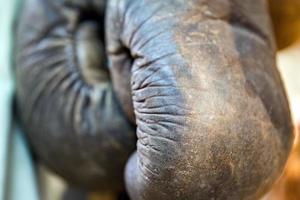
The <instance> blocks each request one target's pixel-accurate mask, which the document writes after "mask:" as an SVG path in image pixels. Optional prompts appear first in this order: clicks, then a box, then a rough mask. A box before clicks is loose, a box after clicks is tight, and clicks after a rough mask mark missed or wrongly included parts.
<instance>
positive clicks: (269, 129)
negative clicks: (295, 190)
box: [16, 0, 293, 200]
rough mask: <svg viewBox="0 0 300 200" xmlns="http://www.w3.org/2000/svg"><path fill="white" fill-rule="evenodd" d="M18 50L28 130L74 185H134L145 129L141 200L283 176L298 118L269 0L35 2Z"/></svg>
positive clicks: (209, 195) (240, 192)
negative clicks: (280, 64) (282, 70)
mask: <svg viewBox="0 0 300 200" xmlns="http://www.w3.org/2000/svg"><path fill="white" fill-rule="evenodd" d="M104 11H106V14H105V16H106V18H105V24H104V21H103V16H104ZM104 32H105V34H104ZM104 35H105V37H104ZM104 38H105V39H104ZM105 48H106V51H105V50H104V49H105ZM16 49H17V54H16V63H17V85H18V105H19V111H20V114H21V118H22V121H23V125H24V127H25V130H26V132H27V134H28V136H29V138H30V141H31V143H32V146H33V149H34V150H35V152H36V154H37V155H38V157H39V158H40V159H41V160H42V161H43V162H44V163H46V165H47V166H49V167H50V168H51V169H52V170H54V171H55V172H57V173H58V174H60V175H61V176H63V177H65V178H66V179H67V180H68V181H69V182H70V183H72V184H75V185H79V186H81V187H86V188H92V189H99V190H120V189H122V187H123V186H124V185H123V181H122V177H123V173H124V165H125V163H126V162H127V160H128V159H129V155H130V154H131V153H132V152H133V150H134V148H135V142H136V139H135V134H134V133H135V130H136V135H137V139H138V140H137V145H136V146H137V151H136V152H135V153H133V155H132V156H131V158H130V159H129V161H128V162H127V167H126V170H125V179H126V188H127V191H128V192H129V196H130V197H131V199H133V200H136V199H142V200H148V199H164V200H168V199H172V200H173V199H180V200H183V199H188V200H194V199H195V200H199V199H231V200H234V199H255V198H257V197H259V196H261V195H262V194H263V193H264V192H265V191H266V190H267V189H268V188H269V187H270V186H271V185H272V183H273V182H274V181H275V180H276V178H277V177H278V176H279V175H280V174H281V172H282V169H283V166H284V163H285V161H286V158H287V155H288V153H289V151H290V147H291V143H292V138H293V134H292V131H293V127H292V123H291V118H290V113H289V107H288V102H287V100H286V96H285V92H284V90H283V85H282V82H281V79H280V76H279V73H278V71H277V68H276V63H275V51H276V48H275V44H274V38H273V34H272V31H271V25H270V19H269V15H268V11H267V4H266V2H265V1H260V0H257V1H253V0H245V1H239V0H228V1H225V0H215V1H206V0H191V1H183V0H165V1H158V0H110V1H108V4H107V6H106V7H105V3H104V1H92V0H89V1H81V0H77V1H76V0H73V1H71V0H65V1H59V0H55V1H46V0H45V1H41V0H27V1H26V5H25V7H24V8H23V11H22V15H21V18H20V20H19V24H18V31H17V46H16Z"/></svg>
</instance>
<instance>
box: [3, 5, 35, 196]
mask: <svg viewBox="0 0 300 200" xmlns="http://www.w3.org/2000/svg"><path fill="white" fill-rule="evenodd" d="M20 3H21V2H19V1H18V0H10V1H5V0H0V27H1V30H0V44H1V47H0V200H38V199H39V197H38V190H37V182H36V174H35V171H34V164H33V162H32V160H31V156H30V153H29V151H28V146H27V144H26V141H25V139H24V137H23V134H22V133H21V132H20V130H19V129H18V126H17V125H16V124H15V123H14V120H13V115H12V99H13V94H14V83H13V77H12V69H13V62H12V47H13V24H14V14H15V13H17V9H18V7H19V4H20Z"/></svg>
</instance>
